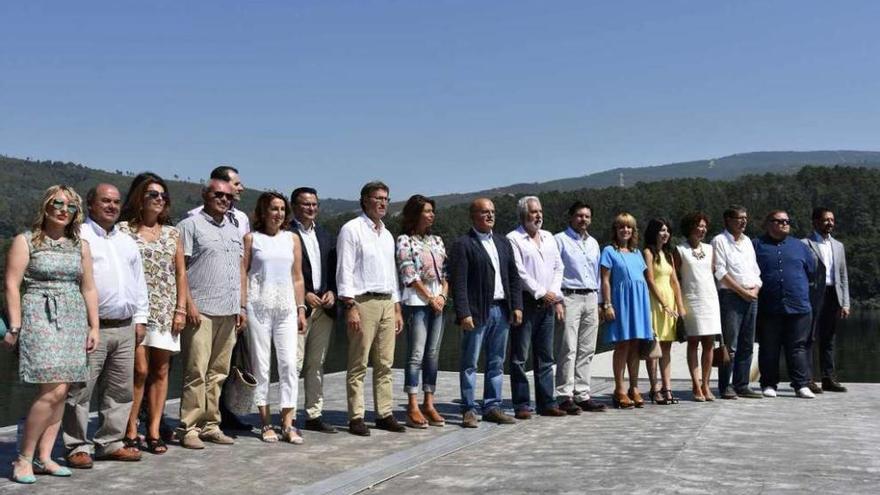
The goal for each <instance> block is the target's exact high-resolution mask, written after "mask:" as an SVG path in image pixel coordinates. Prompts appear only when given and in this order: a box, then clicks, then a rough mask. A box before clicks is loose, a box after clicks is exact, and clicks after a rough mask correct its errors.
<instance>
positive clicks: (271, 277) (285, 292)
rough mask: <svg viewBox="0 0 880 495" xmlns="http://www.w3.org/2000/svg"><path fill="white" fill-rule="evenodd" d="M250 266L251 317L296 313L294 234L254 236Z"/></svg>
mask: <svg viewBox="0 0 880 495" xmlns="http://www.w3.org/2000/svg"><path fill="white" fill-rule="evenodd" d="M251 236H252V238H253V242H252V243H251V266H250V270H249V271H248V307H249V308H248V309H249V310H248V314H249V315H250V314H252V313H253V314H254V315H255V316H257V317H258V318H262V317H263V316H265V315H268V314H269V313H278V312H285V311H293V310H294V309H295V306H296V303H295V301H294V297H293V277H292V275H291V273H292V269H293V236H294V234H293V232H290V231H288V230H285V231H280V232H278V233H277V234H275V235H274V236H268V235H266V234H263V233H261V232H251Z"/></svg>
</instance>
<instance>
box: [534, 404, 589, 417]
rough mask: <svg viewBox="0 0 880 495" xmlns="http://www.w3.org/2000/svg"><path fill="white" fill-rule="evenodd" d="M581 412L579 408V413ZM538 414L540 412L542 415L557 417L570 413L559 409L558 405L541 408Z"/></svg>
mask: <svg viewBox="0 0 880 495" xmlns="http://www.w3.org/2000/svg"><path fill="white" fill-rule="evenodd" d="M580 412H581V410H580V409H578V414H580ZM538 414H540V415H541V416H551V417H555V418H558V417H560V416H567V415H568V413H566V412H565V411H563V410H562V409H559V408H558V407H556V406H553V407H545V408H544V409H541V410H540V411H538Z"/></svg>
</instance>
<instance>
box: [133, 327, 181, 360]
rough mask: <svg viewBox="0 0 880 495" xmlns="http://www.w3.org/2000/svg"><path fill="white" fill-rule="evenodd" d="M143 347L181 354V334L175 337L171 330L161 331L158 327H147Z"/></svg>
mask: <svg viewBox="0 0 880 495" xmlns="http://www.w3.org/2000/svg"><path fill="white" fill-rule="evenodd" d="M141 345H145V346H147V347H155V348H156V349H164V350H166V351H171V353H172V354H177V353H178V352H180V334H177V335H174V334H173V333H172V332H171V330H165V331H164V332H163V331H160V330H159V329H158V328H156V327H149V326H148V327H147V335H146V336H145V337H144V341H143V342H141Z"/></svg>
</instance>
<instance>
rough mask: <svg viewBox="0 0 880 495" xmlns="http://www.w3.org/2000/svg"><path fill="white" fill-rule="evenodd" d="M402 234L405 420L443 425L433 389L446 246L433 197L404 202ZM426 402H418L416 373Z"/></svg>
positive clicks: (417, 425)
mask: <svg viewBox="0 0 880 495" xmlns="http://www.w3.org/2000/svg"><path fill="white" fill-rule="evenodd" d="M402 216H403V219H402V221H401V224H402V227H403V235H401V236H399V237H398V238H397V246H396V253H397V254H396V257H397V268H398V271H399V275H400V283H401V284H402V285H403V292H402V296H401V298H400V302H401V303H403V316H404V321H405V322H406V328H407V330H406V337H407V338H406V341H407V344H408V346H407V347H408V349H407V364H406V372H405V373H404V389H405V391H406V393H407V395H408V396H409V405H408V406H407V414H406V424H407V426H409V427H411V428H427V427H428V425H431V426H443V425H444V424H445V421H444V419H443V416H441V415H440V413H438V412H437V409H435V408H434V389H435V387H436V385H437V367H438V362H439V354H440V343H441V341H442V340H443V307H444V306H445V305H446V299H447V296H446V294H447V292H448V284H447V281H446V249H445V248H444V247H443V239H441V238H440V236H438V235H431V226H433V225H434V200H432V199H430V198H426V197H424V196H422V195H421V194H416V195H415V196H412V197H411V198H409V200H408V201H407V202H406V205H404V207H403V215H402ZM420 373H421V375H422V377H421V378H422V390H423V391H424V393H425V401H424V403H423V404H422V407H421V410H420V409H419V404H418V392H419V374H420Z"/></svg>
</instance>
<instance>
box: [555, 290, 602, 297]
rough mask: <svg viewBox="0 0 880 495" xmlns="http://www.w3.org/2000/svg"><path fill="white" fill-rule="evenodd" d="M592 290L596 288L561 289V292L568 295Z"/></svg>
mask: <svg viewBox="0 0 880 495" xmlns="http://www.w3.org/2000/svg"><path fill="white" fill-rule="evenodd" d="M593 292H596V289H562V293H563V294H565V295H566V296H570V295H572V294H578V295H583V294H592V293H593Z"/></svg>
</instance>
